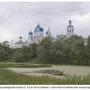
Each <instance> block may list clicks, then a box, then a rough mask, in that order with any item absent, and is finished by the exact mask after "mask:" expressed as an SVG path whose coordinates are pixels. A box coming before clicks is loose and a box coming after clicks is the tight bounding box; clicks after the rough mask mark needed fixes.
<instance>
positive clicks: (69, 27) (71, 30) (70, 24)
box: [67, 20, 74, 36]
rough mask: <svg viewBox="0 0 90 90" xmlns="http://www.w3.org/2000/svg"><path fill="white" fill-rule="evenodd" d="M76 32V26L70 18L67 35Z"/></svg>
mask: <svg viewBox="0 0 90 90" xmlns="http://www.w3.org/2000/svg"><path fill="white" fill-rule="evenodd" d="M73 34H74V26H73V25H72V21H71V20H69V24H68V25H67V35H68V36H71V35H73Z"/></svg>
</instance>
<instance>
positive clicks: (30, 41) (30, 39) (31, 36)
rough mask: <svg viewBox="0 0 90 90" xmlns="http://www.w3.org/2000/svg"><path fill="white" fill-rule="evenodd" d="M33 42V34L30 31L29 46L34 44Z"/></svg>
mask: <svg viewBox="0 0 90 90" xmlns="http://www.w3.org/2000/svg"><path fill="white" fill-rule="evenodd" d="M32 40H33V33H32V32H31V30H30V32H29V33H28V43H29V44H30V43H32Z"/></svg>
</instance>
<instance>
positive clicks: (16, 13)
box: [0, 2, 90, 41]
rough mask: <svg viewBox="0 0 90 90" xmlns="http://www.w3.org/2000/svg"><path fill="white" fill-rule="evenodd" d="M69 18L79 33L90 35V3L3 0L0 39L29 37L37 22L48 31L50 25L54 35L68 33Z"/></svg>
mask: <svg viewBox="0 0 90 90" xmlns="http://www.w3.org/2000/svg"><path fill="white" fill-rule="evenodd" d="M69 19H71V20H72V23H73V25H74V28H75V29H74V33H75V34H78V35H82V36H84V37H87V36H88V35H90V3H85V2H83V3H79V2H73V3H71V2H64V3H62V2H60V3H57V2H56V3H55V2H54V3H53V2H52V3H49V2H47V3H40V2H38V3H35V2H33V3H31V2H26V3H24V2H13V3H11V2H7V3H6V2H0V40H9V41H11V40H18V37H19V36H23V39H25V40H26V39H28V32H29V31H30V29H31V30H32V32H33V31H34V28H35V27H36V26H37V24H40V25H41V26H42V27H43V28H44V32H46V31H47V29H48V27H50V30H51V33H52V35H53V36H56V35H60V34H66V26H67V24H68V20H69Z"/></svg>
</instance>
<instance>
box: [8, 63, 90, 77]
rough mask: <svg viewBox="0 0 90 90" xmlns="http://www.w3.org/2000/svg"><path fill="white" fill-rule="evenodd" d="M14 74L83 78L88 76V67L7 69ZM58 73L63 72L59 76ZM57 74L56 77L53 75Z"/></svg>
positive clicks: (63, 66) (65, 66)
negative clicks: (75, 76)
mask: <svg viewBox="0 0 90 90" xmlns="http://www.w3.org/2000/svg"><path fill="white" fill-rule="evenodd" d="M8 69H10V70H12V71H14V72H17V73H22V74H26V75H35V76H52V77H60V78H63V77H65V75H68V74H69V75H72V76H73V75H77V76H84V75H88V74H90V66H73V65H52V67H40V68H8ZM48 72H49V73H48ZM60 72H63V74H62V75H60ZM56 73H57V75H55V74H56Z"/></svg>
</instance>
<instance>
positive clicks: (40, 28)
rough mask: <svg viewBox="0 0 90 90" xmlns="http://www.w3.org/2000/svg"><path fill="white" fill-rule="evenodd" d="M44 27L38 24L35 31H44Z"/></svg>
mask: <svg viewBox="0 0 90 90" xmlns="http://www.w3.org/2000/svg"><path fill="white" fill-rule="evenodd" d="M43 31H44V30H43V28H42V27H41V26H40V25H39V24H38V25H37V27H36V28H35V30H34V32H43Z"/></svg>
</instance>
